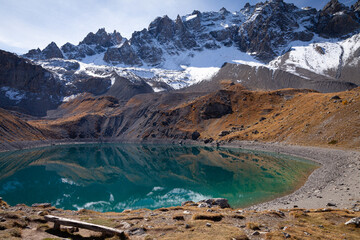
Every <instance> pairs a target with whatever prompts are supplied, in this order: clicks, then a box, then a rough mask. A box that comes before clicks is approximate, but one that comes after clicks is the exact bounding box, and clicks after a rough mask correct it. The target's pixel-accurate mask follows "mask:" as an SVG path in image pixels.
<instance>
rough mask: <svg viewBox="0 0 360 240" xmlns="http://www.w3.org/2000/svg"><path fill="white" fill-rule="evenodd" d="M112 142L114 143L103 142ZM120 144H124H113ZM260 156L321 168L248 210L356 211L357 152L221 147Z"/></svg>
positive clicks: (359, 205)
mask: <svg viewBox="0 0 360 240" xmlns="http://www.w3.org/2000/svg"><path fill="white" fill-rule="evenodd" d="M106 142H114V141H111V140H110V141H106ZM115 142H124V141H115ZM175 142H176V144H178V141H167V140H159V141H152V142H150V143H158V144H160V143H167V144H171V143H173V144H174V143H175ZM181 142H182V143H183V144H186V145H187V144H193V145H204V144H199V142H194V141H181ZM69 143H71V144H74V143H78V144H81V143H95V142H94V141H85V142H84V141H72V142H69V141H58V142H49V141H44V142H22V143H18V144H16V143H15V144H14V143H13V144H11V147H9V146H6V145H5V144H3V145H2V144H0V151H1V150H2V151H6V150H14V149H19V148H20V149H24V148H33V147H42V146H49V145H54V144H56V145H59V144H69ZM221 146H223V147H235V148H243V149H248V150H257V151H264V152H276V153H281V154H286V155H292V156H296V157H301V158H305V159H309V160H312V161H315V162H317V163H320V164H321V167H320V168H318V169H316V170H315V171H314V172H313V173H312V174H311V175H310V176H309V178H308V180H307V181H306V183H305V184H304V185H303V186H302V187H301V188H300V189H298V190H297V191H295V192H294V193H292V194H290V195H287V196H284V197H280V198H277V199H275V200H272V201H269V202H265V203H261V204H258V205H254V206H251V207H249V208H248V209H255V210H265V209H280V208H293V207H294V206H298V207H299V208H325V207H329V206H327V205H328V203H331V204H334V205H336V206H334V207H336V208H346V209H360V152H358V151H352V150H339V149H331V148H318V147H307V146H296V145H288V144H283V143H260V142H248V141H241V142H233V143H230V144H225V145H221Z"/></svg>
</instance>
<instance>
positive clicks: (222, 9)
mask: <svg viewBox="0 0 360 240" xmlns="http://www.w3.org/2000/svg"><path fill="white" fill-rule="evenodd" d="M219 13H220V14H222V15H227V14H230V12H229V11H228V10H227V9H226V8H224V7H223V8H221V9H220V10H219Z"/></svg>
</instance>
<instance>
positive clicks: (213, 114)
mask: <svg viewBox="0 0 360 240" xmlns="http://www.w3.org/2000/svg"><path fill="white" fill-rule="evenodd" d="M232 112H233V111H232V107H231V101H230V97H229V94H228V92H227V91H223V90H221V91H219V92H217V93H216V95H215V98H214V100H212V101H209V102H208V103H206V104H204V106H203V107H202V109H201V117H202V118H203V119H210V118H221V117H222V116H225V115H227V114H231V113H232Z"/></svg>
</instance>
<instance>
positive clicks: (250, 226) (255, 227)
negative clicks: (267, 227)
mask: <svg viewBox="0 0 360 240" xmlns="http://www.w3.org/2000/svg"><path fill="white" fill-rule="evenodd" d="M260 226H261V224H260V223H257V222H248V223H246V228H248V229H251V230H260Z"/></svg>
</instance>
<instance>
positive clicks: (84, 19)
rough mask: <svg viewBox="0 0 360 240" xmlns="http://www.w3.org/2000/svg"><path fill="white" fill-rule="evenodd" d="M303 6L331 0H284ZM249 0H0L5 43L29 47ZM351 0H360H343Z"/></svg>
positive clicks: (0, 38) (15, 48)
mask: <svg viewBox="0 0 360 240" xmlns="http://www.w3.org/2000/svg"><path fill="white" fill-rule="evenodd" d="M285 1H286V2H291V3H294V4H295V5H297V6H299V7H305V6H312V7H316V8H318V9H319V8H322V7H323V6H324V5H325V4H326V3H327V2H328V1H329V0H285ZM246 2H250V4H255V3H257V2H260V1H257V0H255V1H254V0H250V1H249V0H248V1H246V0H221V1H219V0H181V1H179V0H166V1H164V0H0V23H1V24H0V49H4V50H7V51H11V52H16V53H19V54H21V53H25V52H27V51H28V50H29V49H31V48H37V47H40V48H41V49H42V48H44V47H46V45H47V44H49V43H50V42H51V41H55V42H56V43H57V44H58V45H59V46H61V45H63V44H64V43H66V42H71V43H73V44H78V42H79V41H81V40H82V39H83V38H84V37H85V36H86V34H87V33H89V32H96V31H97V29H99V28H102V27H105V28H106V30H107V31H108V32H109V31H113V30H117V31H119V32H120V33H121V34H122V35H123V36H125V37H130V36H131V33H132V32H134V31H136V30H141V29H143V28H146V27H147V26H148V25H149V23H150V22H151V21H152V20H153V19H155V18H156V17H157V16H163V15H165V14H167V15H168V16H169V17H171V18H175V17H176V15H177V14H180V15H185V14H188V13H191V12H192V11H193V10H195V9H196V10H200V11H217V10H219V9H220V8H221V7H225V8H227V9H228V10H231V11H238V10H240V9H241V8H242V7H243V6H244V5H245V3H246ZM341 2H343V3H346V4H348V5H351V4H353V3H355V2H356V0H341Z"/></svg>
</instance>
